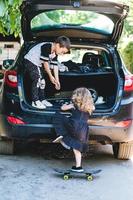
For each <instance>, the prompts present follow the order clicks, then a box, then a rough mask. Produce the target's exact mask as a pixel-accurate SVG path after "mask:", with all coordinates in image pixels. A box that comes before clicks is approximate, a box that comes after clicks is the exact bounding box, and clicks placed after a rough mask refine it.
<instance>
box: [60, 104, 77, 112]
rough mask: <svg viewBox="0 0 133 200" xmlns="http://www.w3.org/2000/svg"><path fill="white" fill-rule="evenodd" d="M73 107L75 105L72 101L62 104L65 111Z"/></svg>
mask: <svg viewBox="0 0 133 200" xmlns="http://www.w3.org/2000/svg"><path fill="white" fill-rule="evenodd" d="M72 108H74V105H73V104H72V103H71V104H63V105H62V106H61V110H63V111H65V110H70V109H72Z"/></svg>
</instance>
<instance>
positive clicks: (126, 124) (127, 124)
mask: <svg viewBox="0 0 133 200" xmlns="http://www.w3.org/2000/svg"><path fill="white" fill-rule="evenodd" d="M131 123H132V120H125V121H120V122H117V123H116V124H115V126H116V127H127V126H129V125H130V124H131Z"/></svg>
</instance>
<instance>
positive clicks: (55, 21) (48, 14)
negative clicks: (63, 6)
mask: <svg viewBox="0 0 133 200" xmlns="http://www.w3.org/2000/svg"><path fill="white" fill-rule="evenodd" d="M103 21H104V23H102V22H103ZM61 26H75V27H79V28H86V29H88V30H91V29H92V31H93V30H97V31H101V32H103V33H105V34H111V33H112V31H113V28H114V23H113V21H112V20H111V19H109V18H108V17H107V16H105V15H103V14H99V13H96V12H90V11H86V10H80V11H79V10H50V11H45V12H43V13H41V14H39V15H37V16H35V17H34V18H33V19H32V20H31V28H32V30H33V31H34V30H37V29H40V28H43V29H48V28H54V27H61Z"/></svg>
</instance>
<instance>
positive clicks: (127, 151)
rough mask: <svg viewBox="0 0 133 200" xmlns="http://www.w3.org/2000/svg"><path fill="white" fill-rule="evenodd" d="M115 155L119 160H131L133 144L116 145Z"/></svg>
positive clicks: (114, 148)
mask: <svg viewBox="0 0 133 200" xmlns="http://www.w3.org/2000/svg"><path fill="white" fill-rule="evenodd" d="M113 153H114V157H115V158H117V159H121V160H128V159H130V158H131V157H132V156H133V142H123V143H114V144H113Z"/></svg>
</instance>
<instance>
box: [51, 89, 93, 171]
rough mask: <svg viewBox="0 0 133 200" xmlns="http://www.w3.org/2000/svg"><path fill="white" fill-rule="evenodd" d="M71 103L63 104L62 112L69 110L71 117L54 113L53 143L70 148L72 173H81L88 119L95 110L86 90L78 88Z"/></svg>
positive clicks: (85, 147) (86, 144) (86, 141)
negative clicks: (72, 161)
mask: <svg viewBox="0 0 133 200" xmlns="http://www.w3.org/2000/svg"><path fill="white" fill-rule="evenodd" d="M71 99H72V103H71V104H68V105H67V104H64V105H62V107H61V110H62V111H67V110H71V113H72V115H71V117H69V118H68V117H66V116H64V115H62V114H60V113H56V115H55V116H54V118H53V124H54V128H55V132H56V134H57V136H58V137H57V138H56V139H55V140H54V141H53V142H54V143H56V142H60V143H61V144H62V145H63V146H64V147H65V148H67V149H70V148H72V150H73V152H74V156H75V162H76V165H75V166H73V167H72V168H71V170H72V171H77V172H82V171H83V168H82V165H81V159H82V154H81V153H82V152H85V151H87V147H88V133H89V127H88V119H89V116H90V115H91V114H92V112H93V111H94V109H95V106H94V103H93V99H92V96H91V93H90V91H89V90H88V89H87V88H78V89H76V90H74V92H73V94H72V98H71Z"/></svg>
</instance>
